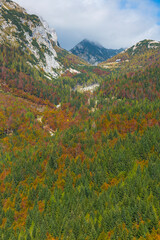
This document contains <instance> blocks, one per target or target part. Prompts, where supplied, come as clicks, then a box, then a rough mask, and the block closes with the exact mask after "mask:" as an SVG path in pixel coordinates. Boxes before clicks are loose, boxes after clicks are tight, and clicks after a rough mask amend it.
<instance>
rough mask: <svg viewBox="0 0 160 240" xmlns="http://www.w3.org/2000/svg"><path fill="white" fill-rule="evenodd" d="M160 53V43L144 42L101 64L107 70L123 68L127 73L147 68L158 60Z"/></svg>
mask: <svg viewBox="0 0 160 240" xmlns="http://www.w3.org/2000/svg"><path fill="white" fill-rule="evenodd" d="M159 52H160V42H158V41H154V40H146V39H145V40H142V41H140V42H138V43H137V44H135V45H133V46H132V47H130V48H128V49H126V50H125V51H123V52H121V53H119V54H118V55H116V56H114V57H112V58H110V59H108V60H107V61H105V62H102V63H100V64H99V66H101V67H105V68H111V69H115V68H121V69H126V70H127V71H131V70H135V68H142V67H146V66H147V65H149V64H151V63H152V61H153V60H154V59H156V58H157V57H158V55H159Z"/></svg>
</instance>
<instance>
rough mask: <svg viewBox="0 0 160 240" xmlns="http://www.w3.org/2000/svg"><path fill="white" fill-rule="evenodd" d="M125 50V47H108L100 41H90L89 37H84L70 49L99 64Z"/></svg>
mask: <svg viewBox="0 0 160 240" xmlns="http://www.w3.org/2000/svg"><path fill="white" fill-rule="evenodd" d="M123 50H124V49H106V48H104V47H103V46H101V45H100V44H99V43H95V42H92V41H89V40H88V39H84V40H83V41H81V42H80V43H78V44H77V45H76V46H75V47H74V48H72V49H71V50H70V51H71V52H72V53H73V54H75V55H77V56H79V57H81V58H82V59H84V60H85V61H87V62H88V63H90V64H92V65H97V64H98V63H100V62H103V61H105V60H107V59H108V58H111V57H113V56H114V55H116V54H118V53H120V52H121V51H123Z"/></svg>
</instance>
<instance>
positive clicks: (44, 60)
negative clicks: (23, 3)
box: [0, 0, 62, 77]
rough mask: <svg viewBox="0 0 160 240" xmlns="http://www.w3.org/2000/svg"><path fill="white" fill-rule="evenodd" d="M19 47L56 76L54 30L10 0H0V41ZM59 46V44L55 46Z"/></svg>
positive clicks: (57, 67) (57, 69) (47, 71)
mask: <svg viewBox="0 0 160 240" xmlns="http://www.w3.org/2000/svg"><path fill="white" fill-rule="evenodd" d="M4 43H5V44H8V45H11V46H15V47H21V48H22V49H23V50H24V51H26V52H28V54H32V55H33V56H34V58H35V60H36V63H37V64H36V67H37V68H42V69H43V70H44V71H45V72H46V73H49V74H50V75H51V76H52V77H56V76H57V72H58V71H60V69H61V67H62V66H61V64H60V63H59V62H58V61H57V60H56V57H57V53H56V51H55V49H54V48H55V46H57V34H56V32H55V30H54V29H51V28H49V26H48V24H47V23H46V22H45V21H44V20H43V19H42V18H40V17H38V16H36V15H30V14H28V13H27V12H26V10H25V9H24V8H22V7H20V6H19V5H18V4H17V3H15V2H13V1H9V0H8V1H7V0H1V1H0V44H4ZM57 47H58V46H57Z"/></svg>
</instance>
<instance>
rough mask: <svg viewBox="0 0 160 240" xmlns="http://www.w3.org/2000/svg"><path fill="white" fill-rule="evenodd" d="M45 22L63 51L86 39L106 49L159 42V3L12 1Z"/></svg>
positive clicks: (131, 0)
mask: <svg viewBox="0 0 160 240" xmlns="http://www.w3.org/2000/svg"><path fill="white" fill-rule="evenodd" d="M15 2H17V3H18V4H19V5H21V6H22V7H24V8H25V9H26V10H27V11H28V12H29V13H35V14H38V15H39V16H41V17H43V19H45V20H46V21H47V22H48V24H49V26H50V27H53V28H54V29H55V30H56V32H57V35H58V40H59V42H60V44H61V46H62V47H63V48H66V49H68V50H69V49H71V48H72V47H73V46H75V45H76V44H77V43H78V42H80V41H81V40H83V39H84V38H87V39H89V40H91V41H96V42H99V43H100V44H102V45H103V46H104V47H106V48H121V47H124V48H125V47H129V46H131V45H133V44H135V43H136V42H138V41H140V40H143V39H145V38H147V39H154V40H160V0H15Z"/></svg>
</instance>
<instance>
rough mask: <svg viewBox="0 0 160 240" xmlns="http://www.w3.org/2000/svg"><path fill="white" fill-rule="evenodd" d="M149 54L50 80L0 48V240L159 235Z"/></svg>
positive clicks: (157, 65) (158, 120) (157, 95)
mask: <svg viewBox="0 0 160 240" xmlns="http://www.w3.org/2000/svg"><path fill="white" fill-rule="evenodd" d="M151 54H152V55H151V56H152V57H151V58H150V56H149V53H148V58H150V63H149V64H146V65H145V66H146V67H143V68H141V69H139V68H138V67H136V66H137V65H138V64H137V62H138V61H139V60H138V59H139V56H138V57H137V59H136V57H134V61H132V67H131V68H130V69H129V70H128V68H127V64H126V66H124V67H123V68H119V69H112V70H110V69H104V68H102V67H92V66H83V65H79V71H80V73H79V74H74V73H73V74H71V73H69V72H65V73H64V74H63V75H62V76H61V77H59V78H57V79H54V80H52V81H51V80H48V79H47V78H46V77H45V74H44V72H43V70H38V69H35V68H33V67H31V66H30V65H29V64H27V61H29V62H31V61H34V60H33V58H30V56H29V55H26V54H25V53H24V52H22V50H21V49H20V48H18V49H17V48H11V47H9V46H4V45H1V47H0V239H2V240H49V239H50V240H51V239H52V240H53V239H56V240H65V239H69V240H94V239H97V240H108V239H112V240H114V239H124V240H125V239H127V240H128V239H141V240H145V239H147V240H151V239H155V240H156V239H157V240H158V239H160V145H159V143H160V111H159V109H160V79H159V76H160V59H159V55H157V52H156V51H155V55H154V51H152V53H151ZM153 56H154V57H153ZM29 58H30V59H29ZM59 58H61V60H63V62H64V63H65V64H66V66H70V64H71V63H73V64H74V62H73V59H68V60H67V58H65V56H64V55H63V54H62V53H61V55H59ZM145 61H146V60H145V58H143V55H141V62H145ZM33 63H34V62H33ZM133 66H135V67H133ZM125 67H126V70H125ZM93 83H99V87H98V89H97V90H96V91H94V92H90V91H88V92H80V91H77V90H76V86H77V85H81V86H82V85H84V86H85V85H89V84H93Z"/></svg>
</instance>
